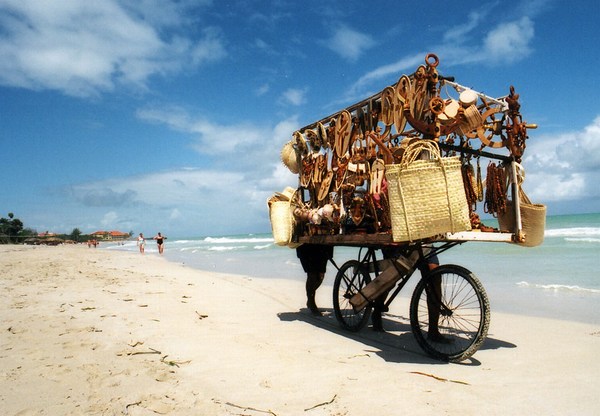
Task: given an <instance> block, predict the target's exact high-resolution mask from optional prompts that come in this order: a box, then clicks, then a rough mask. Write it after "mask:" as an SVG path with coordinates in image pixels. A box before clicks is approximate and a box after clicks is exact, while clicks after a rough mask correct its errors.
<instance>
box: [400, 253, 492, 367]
mask: <svg viewBox="0 0 600 416" xmlns="http://www.w3.org/2000/svg"><path fill="white" fill-rule="evenodd" d="M410 323H411V327H412V331H413V334H414V335H415V338H416V339H417V342H418V343H419V345H420V346H421V348H423V350H424V351H425V352H426V353H428V354H429V355H431V356H432V357H435V358H437V359H440V360H443V361H452V362H458V361H462V360H465V359H467V358H469V357H471V356H472V355H473V354H475V352H476V351H477V350H478V349H479V347H480V345H481V344H482V343H483V341H484V340H485V337H486V336H487V332H488V328H489V324H490V302H489V299H488V297H487V294H486V292H485V289H484V288H483V285H482V284H481V282H480V281H479V279H477V277H476V276H475V275H474V274H473V273H472V272H471V271H469V270H467V269H465V268H464V267H461V266H457V265H453V264H447V265H442V266H439V267H437V268H436V269H434V270H433V271H431V272H429V273H428V274H427V275H426V276H424V277H423V278H422V279H421V281H419V283H418V284H417V286H416V288H415V291H414V292H413V295H412V299H411V304H410Z"/></svg>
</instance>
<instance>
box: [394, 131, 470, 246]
mask: <svg viewBox="0 0 600 416" xmlns="http://www.w3.org/2000/svg"><path fill="white" fill-rule="evenodd" d="M424 151H427V152H428V153H429V157H430V158H429V159H425V160H423V159H420V158H421V157H422V155H423V152H424ZM386 179H387V181H388V196H389V201H390V216H391V220H392V240H393V241H395V242H400V241H414V240H419V239H424V238H428V237H432V236H435V235H438V234H444V233H447V232H453V233H454V232H459V231H467V230H470V229H471V221H470V219H469V207H468V204H467V197H466V194H465V189H464V185H463V179H462V174H461V162H460V159H459V158H458V157H444V158H443V157H441V155H440V150H439V147H438V145H437V143H436V142H435V141H433V140H416V141H413V143H411V144H410V145H409V146H408V147H407V148H406V150H405V152H404V155H403V156H402V161H401V162H400V164H397V165H387V166H386Z"/></svg>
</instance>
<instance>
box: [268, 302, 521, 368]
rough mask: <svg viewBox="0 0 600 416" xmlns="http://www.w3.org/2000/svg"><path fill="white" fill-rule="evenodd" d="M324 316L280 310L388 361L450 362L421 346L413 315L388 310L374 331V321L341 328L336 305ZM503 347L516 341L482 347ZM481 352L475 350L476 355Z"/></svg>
mask: <svg viewBox="0 0 600 416" xmlns="http://www.w3.org/2000/svg"><path fill="white" fill-rule="evenodd" d="M321 311H322V312H323V316H314V315H312V314H311V313H310V311H309V310H308V309H301V310H300V311H298V312H282V313H279V314H278V317H279V319H280V320H281V321H285V322H291V321H301V322H306V323H308V324H310V325H313V326H315V327H317V328H320V329H323V330H326V331H329V332H332V333H334V334H337V335H340V336H343V337H346V338H348V339H352V340H354V341H356V342H361V343H363V344H365V345H366V346H368V347H370V348H369V349H365V351H366V352H367V353H374V354H377V355H378V356H380V357H381V358H383V359H384V360H385V361H388V362H395V363H415V364H447V363H445V362H443V361H439V360H436V359H435V358H432V357H430V356H428V355H427V354H426V353H425V352H424V351H423V350H422V349H421V347H420V346H419V344H418V343H417V341H416V339H415V337H414V336H413V334H412V330H411V327H410V319H409V318H407V317H404V316H398V315H393V314H384V316H383V327H384V329H385V332H377V331H373V329H372V327H371V325H370V323H369V325H368V326H366V327H364V328H363V329H362V330H360V331H359V332H351V331H347V330H345V329H343V328H341V327H340V326H339V324H338V322H337V320H336V318H335V314H334V312H333V309H331V308H329V309H326V308H325V309H323V308H322V309H321ZM499 348H516V345H515V344H512V343H510V342H506V341H502V340H499V339H494V338H490V337H488V338H486V340H485V341H484V342H483V344H482V345H481V347H479V351H481V350H493V349H499ZM476 355H477V353H475V356H476ZM458 365H469V366H478V365H481V362H480V361H478V360H477V359H476V358H474V357H471V358H469V359H467V360H465V361H462V362H460V363H458Z"/></svg>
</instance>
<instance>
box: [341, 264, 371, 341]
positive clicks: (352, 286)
mask: <svg viewBox="0 0 600 416" xmlns="http://www.w3.org/2000/svg"><path fill="white" fill-rule="evenodd" d="M369 283H371V277H370V276H369V273H368V272H367V271H366V270H365V268H364V267H363V265H362V264H361V263H360V262H359V261H356V260H350V261H347V262H346V263H344V264H343V265H342V267H340V269H339V270H338V273H337V275H336V276H335V281H334V283H333V310H334V312H335V317H336V319H337V320H338V322H339V323H340V325H341V326H342V327H343V328H345V329H348V330H350V331H359V330H360V329H361V328H362V327H364V326H365V325H366V324H367V322H368V321H369V317H370V316H371V309H372V307H371V305H367V306H365V308H364V309H362V310H361V311H358V312H355V311H354V308H353V307H352V305H351V304H350V299H351V298H352V296H354V295H355V294H357V293H358V292H359V290H362V289H363V288H364V287H365V286H366V285H368V284H369Z"/></svg>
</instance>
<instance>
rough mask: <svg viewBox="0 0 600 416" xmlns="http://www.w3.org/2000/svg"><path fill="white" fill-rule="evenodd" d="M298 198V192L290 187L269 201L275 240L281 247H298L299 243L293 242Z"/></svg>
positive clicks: (277, 193)
mask: <svg viewBox="0 0 600 416" xmlns="http://www.w3.org/2000/svg"><path fill="white" fill-rule="evenodd" d="M297 197H298V194H297V190H296V189H294V188H292V187H289V186H288V187H286V188H285V189H284V190H283V192H281V193H279V192H276V193H275V194H274V195H273V196H271V197H270V198H269V199H267V205H268V206H269V218H270V220H271V231H272V232H273V240H274V242H275V244H277V245H279V246H288V247H291V248H294V247H297V246H298V244H297V243H293V242H292V240H293V237H294V226H295V221H294V209H295V208H296V203H297V201H296V200H297Z"/></svg>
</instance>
